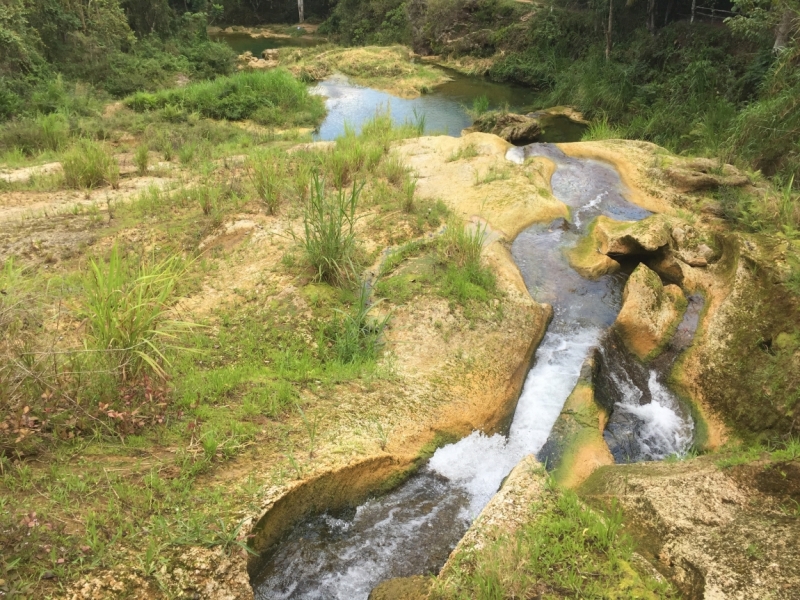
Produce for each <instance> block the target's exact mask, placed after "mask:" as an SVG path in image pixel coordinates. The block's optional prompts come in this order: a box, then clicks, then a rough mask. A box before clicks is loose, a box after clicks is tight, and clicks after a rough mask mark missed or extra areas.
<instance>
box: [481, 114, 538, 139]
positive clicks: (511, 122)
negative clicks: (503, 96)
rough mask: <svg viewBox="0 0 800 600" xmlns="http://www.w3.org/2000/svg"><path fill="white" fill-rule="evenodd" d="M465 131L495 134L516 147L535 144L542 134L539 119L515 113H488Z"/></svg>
mask: <svg viewBox="0 0 800 600" xmlns="http://www.w3.org/2000/svg"><path fill="white" fill-rule="evenodd" d="M465 131H469V132H473V131H477V132H481V133H493V134H495V135H497V136H499V137H501V138H503V139H504V140H506V141H507V142H511V143H512V144H515V145H518V146H519V145H522V144H530V143H531V142H535V141H536V139H537V138H538V137H539V135H540V134H541V133H542V126H541V124H540V123H539V119H537V118H536V117H529V116H526V115H517V114H514V113H500V112H488V113H485V114H483V115H481V116H479V117H478V118H477V119H475V122H474V123H473V124H472V127H470V128H468V129H466V130H465Z"/></svg>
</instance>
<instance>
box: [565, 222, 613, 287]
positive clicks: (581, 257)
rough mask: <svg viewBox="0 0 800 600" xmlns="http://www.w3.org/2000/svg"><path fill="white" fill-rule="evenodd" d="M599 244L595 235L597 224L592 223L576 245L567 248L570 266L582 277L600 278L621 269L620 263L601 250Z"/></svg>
mask: <svg viewBox="0 0 800 600" xmlns="http://www.w3.org/2000/svg"><path fill="white" fill-rule="evenodd" d="M598 246H599V244H598V241H597V238H596V237H595V224H592V226H591V227H590V229H589V232H588V233H587V234H586V235H585V236H584V237H582V238H581V239H580V240H579V241H578V243H577V244H575V246H574V247H572V248H570V249H569V250H567V252H566V255H567V260H568V261H569V266H571V267H572V268H573V269H575V270H576V271H577V272H578V273H579V274H580V275H581V277H585V278H586V279H598V278H600V277H602V276H603V275H607V274H609V273H615V272H616V271H618V270H619V268H620V264H619V263H618V262H617V261H615V260H614V259H613V258H611V257H609V256H606V255H605V254H603V253H602V252H600V251H599V249H598Z"/></svg>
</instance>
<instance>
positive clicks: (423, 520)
mask: <svg viewBox="0 0 800 600" xmlns="http://www.w3.org/2000/svg"><path fill="white" fill-rule="evenodd" d="M537 155H544V156H548V157H549V158H551V159H552V160H554V162H555V163H556V164H557V166H558V168H557V170H556V172H555V174H554V175H553V178H552V183H551V184H552V189H553V193H554V195H555V196H556V197H557V198H559V199H560V200H561V201H563V202H564V203H565V204H567V205H568V206H569V207H570V209H571V219H570V221H569V222H567V221H564V220H558V221H556V222H554V223H551V224H546V225H543V224H539V225H534V226H532V227H530V228H528V229H527V230H525V231H524V232H523V233H521V234H520V235H519V236H518V237H517V238H516V240H515V241H514V243H513V245H512V255H513V257H514V260H515V261H516V263H517V265H518V266H519V268H520V271H521V272H522V275H523V278H524V280H525V283H526V285H527V287H528V289H529V290H530V292H531V294H532V295H533V296H534V298H536V299H537V300H538V301H540V302H547V303H549V304H551V305H552V306H553V311H554V316H553V320H552V322H551V323H550V325H549V327H548V329H547V332H546V334H545V337H544V339H543V340H542V343H541V344H540V346H539V348H538V350H537V352H536V355H535V359H534V363H533V366H532V367H531V369H530V371H529V373H528V375H527V378H526V380H525V384H524V387H523V390H522V393H521V396H520V398H519V402H518V404H517V409H516V413H515V415H514V420H513V422H512V424H511V427H510V430H509V432H508V434H507V435H500V434H495V435H493V436H486V435H484V434H483V433H482V432H479V431H476V432H474V433H472V434H471V435H469V436H467V437H466V438H464V439H462V440H460V441H459V442H457V443H454V444H449V445H447V446H444V447H442V448H440V449H439V450H437V451H436V453H435V454H434V455H433V457H432V458H431V459H430V461H429V462H428V464H427V466H426V467H424V468H423V469H422V470H421V472H420V473H419V474H418V475H416V476H414V477H412V478H411V479H410V480H409V481H408V482H407V483H406V484H404V485H402V486H400V487H399V488H398V489H396V490H395V491H394V492H391V493H389V494H387V495H386V496H383V497H381V498H377V499H372V500H370V501H368V502H366V503H365V504H363V505H361V506H359V507H358V508H357V509H355V511H353V512H352V513H350V514H340V515H336V516H333V515H322V516H318V517H316V518H313V519H310V520H308V521H306V522H305V523H303V524H301V525H300V526H298V527H297V528H295V529H294V531H293V532H292V533H291V534H290V536H289V537H288V539H286V540H284V541H283V542H282V543H281V544H280V546H279V547H278V548H277V549H276V550H275V551H274V553H273V554H271V555H270V556H269V557H265V558H266V561H265V562H264V564H263V567H262V569H261V571H260V572H259V573H258V575H257V576H256V577H255V579H254V589H255V592H256V597H257V598H259V599H264V600H266V599H267V598H270V599H289V598H308V599H316V598H319V599H323V598H324V599H334V598H336V599H342V600H344V599H361V600H364V599H366V598H367V596H368V595H369V592H370V590H371V589H372V588H373V587H374V586H375V585H376V584H378V583H379V582H380V581H383V580H385V579H388V578H392V577H402V576H410V575H415V574H426V573H436V572H437V571H438V570H439V569H440V568H441V566H442V564H443V563H444V561H445V560H446V558H447V556H448V554H449V552H450V551H451V550H452V548H453V547H454V546H455V544H456V543H457V542H458V540H459V539H460V538H461V537H462V536H463V534H464V532H465V531H466V529H467V528H468V527H469V524H470V522H471V521H472V520H473V519H474V518H475V517H476V516H477V515H478V513H479V512H480V511H481V509H482V508H483V507H484V506H485V505H486V504H487V503H488V501H489V500H490V499H491V497H492V496H493V495H494V494H495V493H496V492H497V490H498V488H499V487H500V484H501V482H502V480H503V478H504V477H505V476H506V475H507V474H508V473H509V472H510V471H511V469H512V468H513V467H514V466H515V465H516V464H517V463H518V462H519V461H520V460H521V459H522V458H523V457H524V456H526V455H528V454H536V453H537V452H539V450H540V449H541V448H542V446H543V445H544V444H545V442H546V441H547V439H548V436H549V435H550V430H551V429H552V427H553V424H554V422H555V420H556V418H557V417H558V415H559V413H560V412H561V409H562V407H563V405H564V401H565V400H566V398H567V397H568V396H569V394H570V392H571V391H572V389H573V387H574V386H575V384H576V382H577V380H578V377H579V374H580V371H581V366H582V364H583V363H584V361H585V359H586V357H587V356H588V354H589V352H590V351H591V350H592V349H593V348H597V347H600V346H602V345H603V338H604V332H605V331H606V330H607V328H608V327H609V325H611V324H612V323H613V321H614V319H615V318H616V315H617V312H618V311H619V308H620V304H621V295H622V289H623V287H624V283H625V280H626V277H627V275H626V272H625V270H622V271H621V272H618V273H616V274H613V275H607V276H604V277H602V278H600V279H598V280H597V281H590V280H586V279H583V278H582V277H581V276H580V275H578V273H576V272H575V271H574V270H573V269H572V268H571V267H570V266H569V264H568V263H567V261H566V259H565V257H564V250H565V249H566V248H568V247H570V246H572V245H573V244H575V243H576V241H577V240H578V238H579V237H580V236H581V235H582V234H583V233H585V231H586V228H587V226H588V224H589V223H590V222H591V221H592V219H594V218H595V217H596V216H597V215H601V214H602V215H606V216H609V217H612V218H615V219H620V220H637V219H642V218H644V217H646V216H647V215H648V214H649V213H648V212H647V211H645V210H643V209H641V208H639V207H637V206H635V205H633V204H631V203H629V202H628V201H627V200H625V198H624V196H623V190H622V186H621V183H620V181H619V177H618V175H617V173H616V172H615V171H614V170H613V169H611V168H610V167H609V166H607V165H605V164H602V163H599V162H596V161H592V160H577V159H572V158H568V157H566V156H565V155H564V154H563V153H562V152H561V151H560V150H559V149H558V148H557V147H555V146H552V145H548V144H532V145H530V146H526V147H524V148H512V149H511V150H510V151H509V153H508V155H507V158H508V159H509V160H512V161H514V162H520V161H522V160H524V158H525V157H527V156H537ZM695 324H696V323H695ZM685 327H689V328H691V323H689V325H685ZM692 332H693V330H692ZM642 369H644V370H645V372H646V379H647V382H648V384H647V385H649V387H648V388H647V393H644V392H643V391H642V390H641V389H639V388H638V387H636V382H637V381H638V380H639V379H640V375H641V374H640V373H637V374H636V375H635V376H627V375H626V373H627V372H626V371H624V370H623V371H622V372H621V373H619V372H617V371H614V372H613V373H611V374H610V375H609V376H608V377H607V382H606V383H607V389H606V392H607V394H610V395H611V396H612V397H613V399H614V404H615V406H616V409H617V410H616V411H615V413H616V412H620V413H625V414H626V415H627V417H628V418H627V421H626V423H627V428H626V426H625V424H621V425H620V429H619V430H618V431H617V434H618V435H623V433H622V432H624V435H625V436H626V437H625V439H626V441H627V442H628V444H629V446H628V448H627V452H628V453H627V455H626V456H627V458H628V459H645V458H647V459H660V458H664V457H666V456H669V455H671V454H681V453H683V452H685V451H686V450H687V448H688V447H689V445H690V444H691V440H692V429H693V425H692V421H691V418H690V416H689V414H688V412H687V411H686V410H685V409H684V408H683V407H682V406H681V404H680V402H679V401H678V399H677V398H676V397H675V396H674V395H673V394H672V393H671V392H670V391H669V390H668V388H667V387H666V386H665V385H664V384H663V382H662V377H663V372H658V371H656V370H650V369H648V368H647V367H644V366H642ZM626 377H627V378H626Z"/></svg>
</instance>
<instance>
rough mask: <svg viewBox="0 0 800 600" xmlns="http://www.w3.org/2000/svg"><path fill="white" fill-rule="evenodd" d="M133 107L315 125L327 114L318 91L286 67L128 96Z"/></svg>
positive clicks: (179, 114) (179, 115)
mask: <svg viewBox="0 0 800 600" xmlns="http://www.w3.org/2000/svg"><path fill="white" fill-rule="evenodd" d="M125 103H126V104H127V105H128V106H129V107H130V108H132V109H133V110H135V111H138V112H142V111H154V110H159V109H161V110H167V111H170V112H171V113H173V116H172V117H170V118H172V119H183V118H185V117H184V115H186V114H189V113H193V112H197V113H199V114H200V115H202V116H204V117H210V118H212V119H227V120H229V121H239V120H242V119H252V120H254V121H256V122H257V123H260V124H263V125H283V126H291V125H295V126H297V125H306V126H316V125H318V124H319V123H320V121H321V120H322V118H323V117H324V116H325V104H324V102H323V100H322V98H321V97H320V96H316V95H312V94H310V93H309V92H308V88H307V87H306V85H305V84H304V83H301V82H300V81H298V80H297V79H295V78H294V77H292V75H291V74H290V73H288V72H287V71H285V70H282V69H274V70H271V71H253V72H241V73H237V74H235V75H230V76H228V77H219V78H217V79H214V80H212V81H203V82H198V83H192V84H189V85H187V86H185V87H182V88H173V89H169V90H162V91H159V92H138V93H136V94H134V95H132V96H130V97H129V98H127V99H126V100H125Z"/></svg>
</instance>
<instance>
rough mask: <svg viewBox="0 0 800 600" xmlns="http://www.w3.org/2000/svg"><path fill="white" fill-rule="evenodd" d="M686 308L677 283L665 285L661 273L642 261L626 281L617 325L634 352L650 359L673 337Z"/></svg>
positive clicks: (625, 341) (617, 328)
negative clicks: (659, 274)
mask: <svg viewBox="0 0 800 600" xmlns="http://www.w3.org/2000/svg"><path fill="white" fill-rule="evenodd" d="M685 308H686V298H685V297H684V295H683V292H682V291H681V289H680V288H679V287H678V286H677V285H672V284H670V285H666V286H665V285H664V284H663V283H662V281H661V278H660V277H659V276H658V274H657V273H655V272H653V271H652V270H651V269H649V268H647V267H646V266H645V265H644V264H640V265H639V266H638V267H636V270H634V272H633V273H632V274H631V276H630V278H629V279H628V282H627V283H626V284H625V291H624V292H623V296H622V309H621V310H620V311H619V315H618V316H617V320H616V321H615V322H614V328H615V329H616V330H617V332H618V333H619V335H620V337H621V338H622V340H623V342H624V343H625V346H626V347H627V348H628V349H629V350H630V351H631V352H633V353H634V354H635V355H636V356H637V357H638V358H639V359H640V360H650V359H652V358H654V357H655V356H657V355H658V354H659V352H660V350H661V349H662V348H663V347H664V345H665V343H666V342H668V341H669V339H670V337H672V334H673V333H674V331H675V328H676V327H677V326H678V323H679V322H680V319H681V316H682V315H683V311H684V310H685Z"/></svg>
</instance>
